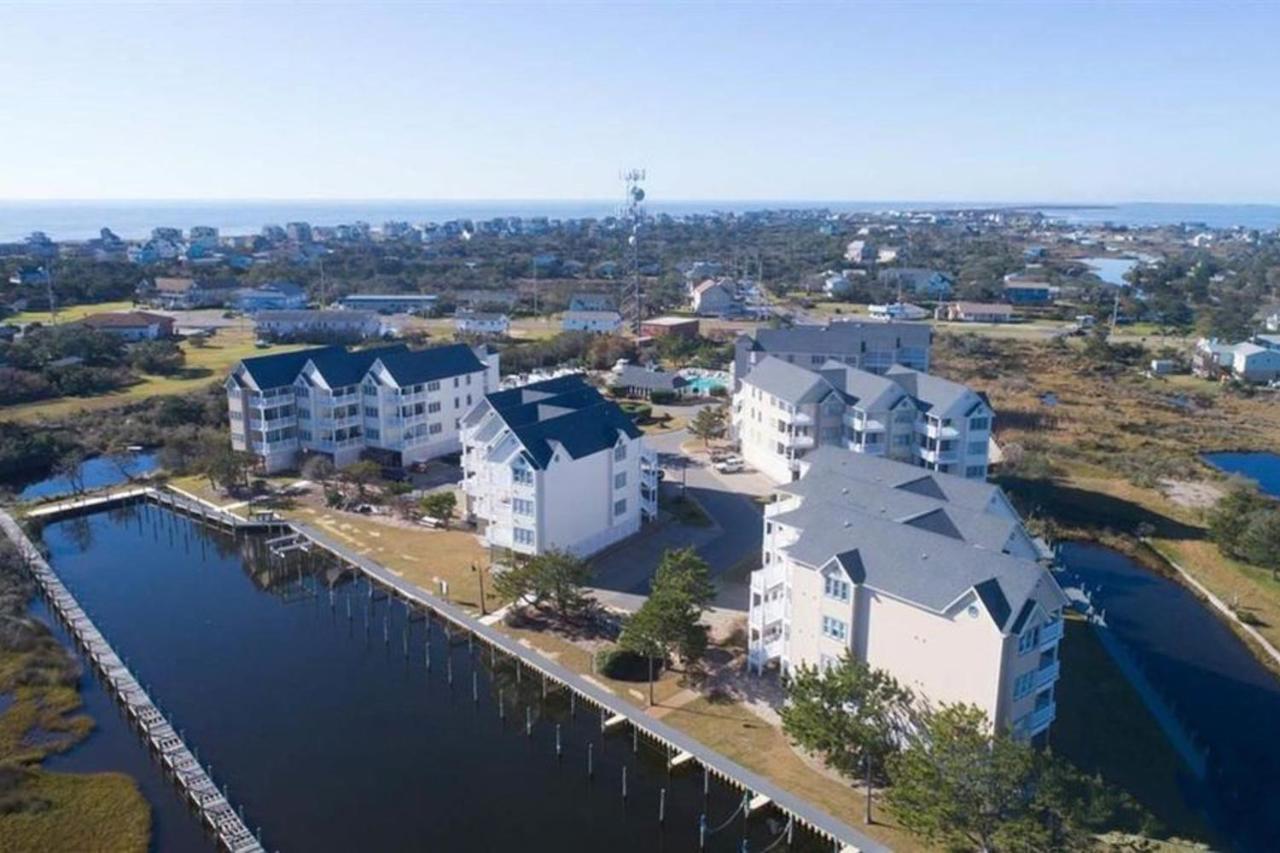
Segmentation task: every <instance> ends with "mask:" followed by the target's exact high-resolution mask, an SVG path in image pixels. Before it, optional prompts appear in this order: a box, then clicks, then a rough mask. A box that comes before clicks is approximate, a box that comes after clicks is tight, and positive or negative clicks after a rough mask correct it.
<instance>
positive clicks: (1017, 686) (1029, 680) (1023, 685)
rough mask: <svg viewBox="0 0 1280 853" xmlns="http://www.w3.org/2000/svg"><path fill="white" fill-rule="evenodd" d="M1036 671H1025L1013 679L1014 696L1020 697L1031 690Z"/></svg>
mask: <svg viewBox="0 0 1280 853" xmlns="http://www.w3.org/2000/svg"><path fill="white" fill-rule="evenodd" d="M1035 678H1036V674H1035V671H1034V670H1032V671H1031V672H1024V673H1023V674H1022V675H1019V676H1018V677H1017V678H1016V679H1014V681H1013V698H1014V699H1020V698H1022V697H1023V696H1026V695H1027V694H1028V693H1030V692H1031V685H1032V684H1034V683H1035Z"/></svg>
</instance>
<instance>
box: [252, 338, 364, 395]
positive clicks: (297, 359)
mask: <svg viewBox="0 0 1280 853" xmlns="http://www.w3.org/2000/svg"><path fill="white" fill-rule="evenodd" d="M332 351H337V352H343V351H344V350H343V348H342V347H337V346H334V347H314V348H312V349H303V350H294V351H293V352H282V353H276V354H274V355H259V356H254V357H253V358H246V359H244V360H242V361H241V362H240V366H241V367H242V368H244V370H245V372H246V373H248V374H249V377H250V378H251V379H252V380H253V383H254V384H255V385H257V386H258V387H259V388H260V389H262V390H264V391H265V390H267V389H268V388H280V387H283V386H285V385H292V384H293V380H295V379H297V378H298V374H299V373H301V372H302V368H303V367H305V366H306V364H307V362H308V361H310V360H311V359H312V358H314V357H320V356H322V354H324V353H327V352H332Z"/></svg>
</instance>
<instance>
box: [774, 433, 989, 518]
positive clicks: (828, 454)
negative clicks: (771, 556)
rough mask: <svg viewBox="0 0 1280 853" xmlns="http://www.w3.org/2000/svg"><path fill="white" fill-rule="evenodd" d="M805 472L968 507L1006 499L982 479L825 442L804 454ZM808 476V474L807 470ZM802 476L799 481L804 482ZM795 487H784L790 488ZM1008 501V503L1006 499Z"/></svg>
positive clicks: (979, 509) (985, 506) (981, 509)
mask: <svg viewBox="0 0 1280 853" xmlns="http://www.w3.org/2000/svg"><path fill="white" fill-rule="evenodd" d="M803 464H804V465H805V466H806V471H815V470H820V471H823V472H825V473H827V474H839V475H840V476H843V477H846V478H848V479H850V480H853V481H855V482H861V483H868V484H874V485H883V486H889V487H891V488H895V489H900V490H903V491H914V492H916V493H917V494H923V495H932V496H934V497H938V496H941V499H943V500H945V501H946V502H947V503H950V504H955V505H956V506H960V507H964V508H967V509H972V510H978V511H985V510H986V509H987V508H988V507H990V506H991V505H992V503H993V502H996V501H1001V500H1003V497H1002V496H1001V495H1002V493H1001V492H1000V489H999V488H997V487H996V486H993V485H991V484H990V483H987V482H983V481H982V480H970V479H966V478H964V477H959V476H956V475H954V474H943V473H940V472H938V471H930V470H928V469H926V468H919V467H917V466H915V465H910V464H908V463H905V462H898V461H897V460H894V459H885V458H883V457H880V456H871V455H869V454H866V453H850V452H849V451H847V450H843V449H841V448H839V447H832V446H829V445H822V446H820V447H816V448H814V449H813V450H811V451H809V453H808V454H806V455H805V458H804V463H803ZM805 476H806V477H807V476H808V474H807V473H806V475H805ZM803 481H804V478H803V477H802V478H801V479H800V480H799V481H798V482H803ZM794 486H796V483H790V484H787V485H784V486H781V487H780V489H782V490H787V489H790V488H792V487H794ZM1006 503H1007V502H1006Z"/></svg>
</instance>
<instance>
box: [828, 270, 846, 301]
mask: <svg viewBox="0 0 1280 853" xmlns="http://www.w3.org/2000/svg"><path fill="white" fill-rule="evenodd" d="M852 290H853V279H851V278H849V275H848V273H844V272H839V273H831V274H830V275H828V276H826V277H825V278H823V280H822V292H823V293H825V294H826V295H827V296H830V297H831V298H833V299H839V298H841V297H843V296H848V295H849V293H850V292H851V291H852Z"/></svg>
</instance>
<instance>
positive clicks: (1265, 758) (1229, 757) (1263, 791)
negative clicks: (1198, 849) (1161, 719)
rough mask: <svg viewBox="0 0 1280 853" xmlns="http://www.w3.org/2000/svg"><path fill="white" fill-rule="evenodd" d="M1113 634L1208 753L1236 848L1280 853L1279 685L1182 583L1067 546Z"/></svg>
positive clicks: (1073, 568) (1118, 558) (1110, 555)
mask: <svg viewBox="0 0 1280 853" xmlns="http://www.w3.org/2000/svg"><path fill="white" fill-rule="evenodd" d="M1061 558H1062V562H1063V564H1064V565H1065V566H1066V568H1067V569H1068V571H1069V573H1072V574H1075V575H1077V576H1078V577H1079V578H1080V579H1082V580H1083V581H1085V582H1086V583H1087V584H1088V585H1089V586H1090V587H1091V588H1093V589H1095V590H1096V592H1095V593H1094V603H1095V605H1097V606H1099V607H1101V608H1103V609H1105V610H1106V619H1107V623H1108V625H1109V629H1110V630H1112V631H1114V632H1115V633H1116V636H1117V638H1118V639H1120V640H1121V641H1122V642H1123V643H1124V644H1125V645H1126V646H1128V647H1129V649H1130V650H1131V651H1132V652H1133V654H1134V656H1135V657H1136V658H1137V659H1138V662H1139V663H1140V665H1141V666H1142V668H1143V669H1144V671H1145V672H1146V674H1147V677H1148V678H1149V679H1150V680H1151V682H1152V683H1153V685H1154V686H1155V687H1156V689H1157V690H1158V691H1159V692H1160V693H1161V694H1162V695H1163V696H1164V697H1165V698H1166V700H1168V701H1169V702H1170V703H1171V704H1172V705H1173V706H1174V707H1175V708H1176V711H1177V713H1178V715H1179V716H1180V717H1181V718H1182V720H1183V721H1184V723H1185V724H1186V725H1187V726H1188V728H1190V730H1191V731H1192V732H1193V733H1194V734H1195V735H1196V737H1197V738H1198V739H1199V740H1200V741H1201V742H1202V743H1207V744H1208V747H1209V765H1210V775H1209V780H1208V781H1209V784H1208V788H1209V789H1210V791H1211V793H1212V796H1213V802H1212V805H1211V812H1212V813H1213V817H1214V819H1215V823H1216V824H1217V825H1218V828H1219V830H1220V831H1221V833H1222V834H1223V835H1224V836H1225V837H1226V838H1228V839H1230V840H1231V843H1232V844H1233V846H1234V847H1235V848H1236V849H1240V850H1250V851H1253V850H1256V851H1264V850H1280V737H1276V736H1275V735H1276V733H1277V732H1280V722H1278V721H1280V681H1277V679H1276V677H1275V676H1273V675H1272V674H1271V672H1270V671H1268V670H1267V668H1266V667H1264V666H1263V665H1262V664H1261V663H1259V662H1258V660H1257V659H1256V658H1255V657H1254V656H1253V654H1252V653H1251V652H1250V651H1249V650H1248V648H1246V647H1245V645H1244V643H1242V642H1241V641H1240V640H1239V639H1238V638H1237V637H1236V635H1235V634H1233V633H1232V632H1231V630H1230V629H1229V628H1228V627H1227V626H1226V625H1225V624H1223V622H1222V621H1221V620H1219V619H1218V618H1217V617H1216V616H1214V615H1213V613H1211V612H1210V611H1209V609H1208V608H1207V607H1206V606H1205V605H1203V604H1201V603H1200V601H1199V600H1198V599H1197V598H1196V597H1195V596H1194V595H1193V594H1192V593H1191V592H1190V591H1189V590H1187V589H1186V588H1185V587H1183V586H1182V585H1181V584H1178V583H1176V582H1175V581H1173V580H1170V579H1168V578H1164V577H1161V576H1160V575H1157V574H1155V573H1154V572H1151V571H1148V570H1147V569H1144V568H1143V567H1142V566H1140V565H1138V564H1137V563H1136V562H1134V561H1133V560H1130V559H1129V558H1128V557H1126V556H1124V555H1123V554H1120V553H1119V552H1117V551H1113V550H1111V549H1109V548H1104V547H1102V546H1098V545H1088V544H1079V543H1068V544H1065V545H1063V546H1062V550H1061Z"/></svg>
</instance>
